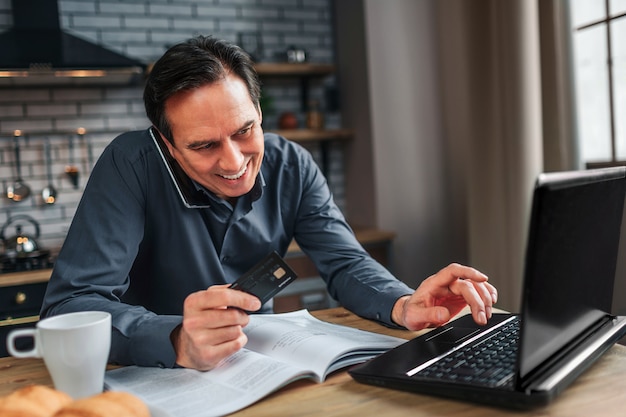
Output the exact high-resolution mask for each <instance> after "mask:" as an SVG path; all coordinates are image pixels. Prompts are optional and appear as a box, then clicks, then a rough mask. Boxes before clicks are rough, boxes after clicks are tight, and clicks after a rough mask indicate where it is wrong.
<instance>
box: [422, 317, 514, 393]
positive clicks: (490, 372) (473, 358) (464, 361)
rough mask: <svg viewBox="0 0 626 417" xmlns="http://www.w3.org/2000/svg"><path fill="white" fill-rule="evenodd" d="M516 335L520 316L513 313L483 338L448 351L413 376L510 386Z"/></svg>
mask: <svg viewBox="0 0 626 417" xmlns="http://www.w3.org/2000/svg"><path fill="white" fill-rule="evenodd" d="M518 339H519V317H516V318H515V319H514V320H511V321H510V322H508V323H506V324H504V325H503V326H501V327H499V328H497V329H495V330H494V331H493V332H491V333H490V334H489V335H488V336H487V337H486V338H484V339H480V340H477V341H475V342H474V343H472V344H469V345H466V346H463V347H461V348H459V349H457V350H455V351H452V352H450V353H449V354H447V355H446V356H444V357H442V358H440V359H439V360H438V361H436V362H434V363H432V364H431V365H429V366H428V367H426V368H424V369H422V370H420V371H419V372H417V373H415V374H414V376H416V377H419V378H428V379H436V380H444V381H458V382H462V383H467V384H477V385H483V386H489V387H505V388H506V387H511V388H512V387H513V382H514V381H513V379H514V378H513V377H514V376H515V365H516V360H517V355H516V351H517V341H518Z"/></svg>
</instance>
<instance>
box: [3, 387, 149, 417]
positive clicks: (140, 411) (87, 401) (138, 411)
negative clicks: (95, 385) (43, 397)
mask: <svg viewBox="0 0 626 417" xmlns="http://www.w3.org/2000/svg"><path fill="white" fill-rule="evenodd" d="M52 416H53V417H116V416H124V417H150V410H149V409H148V407H147V406H146V405H145V404H144V402H143V401H141V400H140V399H139V398H137V397H135V396H134V395H132V394H129V393H127V392H123V391H106V392H103V393H101V394H97V395H94V396H91V397H87V398H81V399H79V400H76V401H74V402H72V403H70V404H67V405H65V406H64V407H63V408H61V409H60V410H59V411H57V412H56V414H52ZM3 417H4V415H3Z"/></svg>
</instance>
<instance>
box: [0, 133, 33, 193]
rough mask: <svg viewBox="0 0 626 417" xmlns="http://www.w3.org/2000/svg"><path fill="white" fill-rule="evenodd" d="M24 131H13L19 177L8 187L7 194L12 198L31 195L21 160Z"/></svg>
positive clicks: (16, 168) (16, 169)
mask: <svg viewBox="0 0 626 417" xmlns="http://www.w3.org/2000/svg"><path fill="white" fill-rule="evenodd" d="M21 135H22V131H20V130H16V131H14V132H13V147H14V150H15V171H16V174H17V177H16V178H15V181H13V183H12V184H9V186H8V187H7V192H6V195H7V197H8V198H9V199H10V200H13V201H22V200H24V199H25V198H27V197H28V196H29V195H30V187H29V186H28V185H26V183H25V182H24V181H23V180H22V168H21V163H20V162H21V161H20V136H21Z"/></svg>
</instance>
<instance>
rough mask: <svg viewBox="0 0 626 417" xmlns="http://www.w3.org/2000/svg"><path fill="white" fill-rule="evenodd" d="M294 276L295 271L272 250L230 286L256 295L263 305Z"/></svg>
mask: <svg viewBox="0 0 626 417" xmlns="http://www.w3.org/2000/svg"><path fill="white" fill-rule="evenodd" d="M296 278H297V275H296V273H295V272H294V271H293V270H292V269H291V268H290V267H289V265H287V263H286V262H285V261H284V260H283V258H281V257H280V255H279V254H278V253H276V252H275V251H274V252H272V253H270V254H269V255H267V256H266V257H265V258H263V260H262V261H261V262H259V263H258V264H256V265H255V266H254V267H252V269H250V270H249V271H248V272H246V273H245V274H243V275H242V276H241V277H239V279H237V281H235V282H233V283H232V284H231V285H230V288H233V289H235V290H240V291H243V292H247V293H248V294H252V295H254V296H256V297H257V298H258V299H259V300H261V305H263V304H265V303H266V302H267V301H268V300H269V299H270V298H272V297H274V296H275V295H276V294H278V292H279V291H281V290H282V289H283V288H285V287H286V286H287V285H289V284H291V283H292V282H293V281H294V280H295V279H296Z"/></svg>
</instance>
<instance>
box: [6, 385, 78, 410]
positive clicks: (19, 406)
mask: <svg viewBox="0 0 626 417" xmlns="http://www.w3.org/2000/svg"><path fill="white" fill-rule="evenodd" d="M71 402H72V397H70V396H69V395H67V394H66V393H64V392H62V391H57V390H55V389H52V388H49V387H46V386H44V385H29V386H27V387H24V388H20V389H18V390H16V391H13V392H12V393H11V394H9V395H7V396H5V397H2V398H0V416H2V417H50V416H52V415H53V414H54V413H56V412H57V411H58V410H60V409H61V408H63V407H64V406H66V405H68V404H70V403H71Z"/></svg>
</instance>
